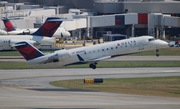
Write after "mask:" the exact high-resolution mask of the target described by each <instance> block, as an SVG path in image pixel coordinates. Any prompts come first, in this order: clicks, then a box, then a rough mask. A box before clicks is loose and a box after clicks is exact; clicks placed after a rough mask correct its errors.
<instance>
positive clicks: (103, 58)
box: [77, 54, 111, 63]
mask: <svg viewBox="0 0 180 109" xmlns="http://www.w3.org/2000/svg"><path fill="white" fill-rule="evenodd" d="M77 57H78V59H79V61H80V62H89V63H92V62H98V61H101V60H105V59H109V58H111V56H104V57H100V58H94V59H89V60H84V59H83V58H82V57H81V56H80V55H79V54H77Z"/></svg>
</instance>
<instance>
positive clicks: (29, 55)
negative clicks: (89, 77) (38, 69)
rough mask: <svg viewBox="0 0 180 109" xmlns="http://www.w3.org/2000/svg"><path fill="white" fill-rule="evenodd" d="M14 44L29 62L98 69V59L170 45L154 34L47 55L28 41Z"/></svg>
mask: <svg viewBox="0 0 180 109" xmlns="http://www.w3.org/2000/svg"><path fill="white" fill-rule="evenodd" d="M14 46H15V47H16V49H17V50H18V51H19V52H20V53H21V54H22V56H23V57H24V58H25V59H26V61H27V63H29V64H48V63H55V64H59V65H60V66H68V65H73V64H84V63H89V67H90V68H92V69H96V64H97V62H98V61H101V60H104V59H109V58H114V57H117V56H123V55H128V54H133V53H138V52H143V51H149V50H156V51H158V49H160V48H166V47H168V43H167V42H165V41H163V40H159V39H156V38H154V37H152V36H141V37H136V38H130V39H124V40H119V41H113V42H107V43H102V44H97V45H92V46H87V47H86V46H85V47H79V48H73V49H69V50H66V49H62V50H58V51H55V52H54V53H51V54H47V55H45V54H44V53H42V52H41V51H39V50H38V49H37V48H35V47H34V46H33V45H31V44H30V43H28V42H19V43H16V44H15V45H14ZM156 55H157V56H159V54H156Z"/></svg>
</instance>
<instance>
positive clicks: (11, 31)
mask: <svg viewBox="0 0 180 109" xmlns="http://www.w3.org/2000/svg"><path fill="white" fill-rule="evenodd" d="M2 20H3V22H4V25H5V29H6V31H4V30H0V34H1V35H29V34H33V33H34V32H36V31H37V30H38V28H29V29H16V28H15V27H14V26H13V24H12V23H11V21H10V20H9V19H8V18H3V19H2ZM70 36H71V34H70V33H69V32H68V31H66V30H65V28H63V27H59V28H58V29H57V30H56V32H55V33H54V35H53V37H56V38H67V37H70Z"/></svg>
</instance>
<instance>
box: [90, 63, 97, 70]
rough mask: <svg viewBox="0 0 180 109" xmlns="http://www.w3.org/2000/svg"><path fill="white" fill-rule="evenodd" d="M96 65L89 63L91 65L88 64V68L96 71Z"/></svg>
mask: <svg viewBox="0 0 180 109" xmlns="http://www.w3.org/2000/svg"><path fill="white" fill-rule="evenodd" d="M96 64H97V63H91V64H89V67H90V68H92V69H96Z"/></svg>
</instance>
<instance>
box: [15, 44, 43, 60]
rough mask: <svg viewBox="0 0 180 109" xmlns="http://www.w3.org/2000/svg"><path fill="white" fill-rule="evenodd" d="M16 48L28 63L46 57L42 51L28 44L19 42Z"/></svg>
mask: <svg viewBox="0 0 180 109" xmlns="http://www.w3.org/2000/svg"><path fill="white" fill-rule="evenodd" d="M14 46H15V47H16V49H17V50H18V51H19V52H20V53H21V54H22V56H23V57H24V58H25V59H26V60H27V61H28V60H31V59H35V58H38V57H41V56H44V54H43V53H42V52H41V51H39V50H38V49H37V48H35V47H34V46H33V45H31V44H30V43H28V42H19V43H16V44H15V45H14Z"/></svg>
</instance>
